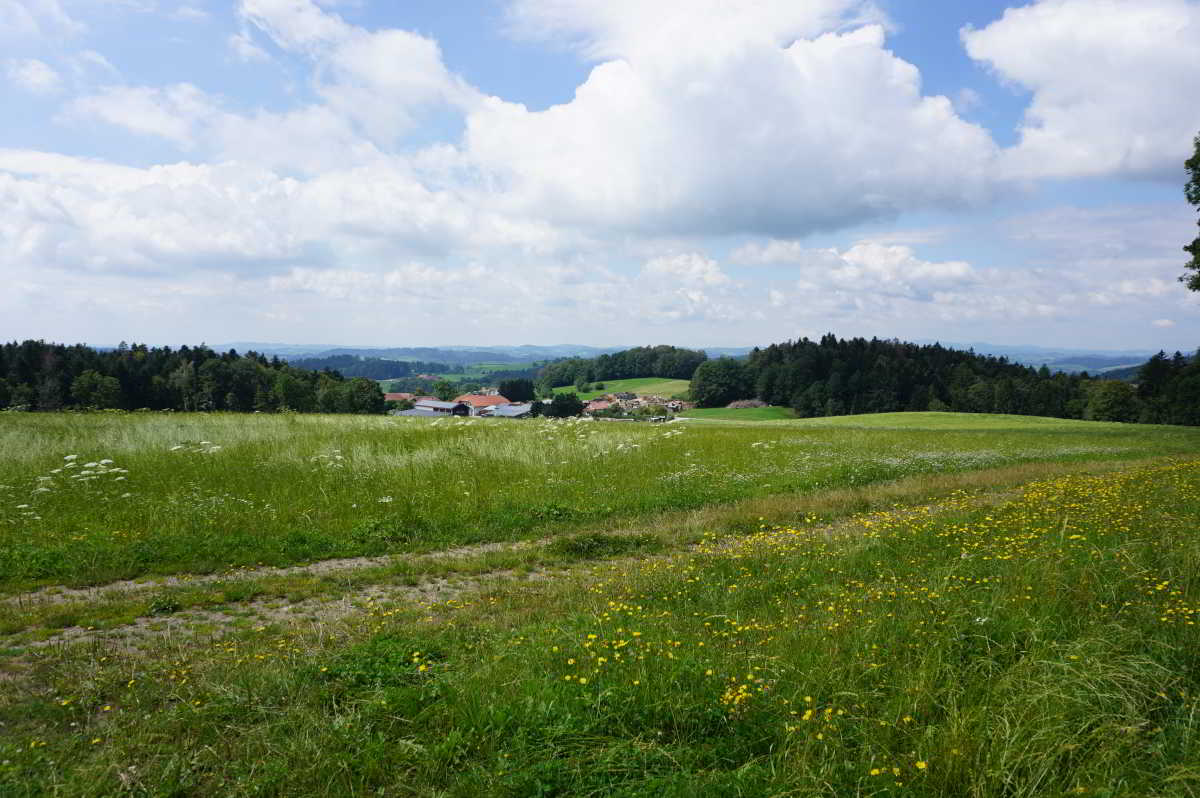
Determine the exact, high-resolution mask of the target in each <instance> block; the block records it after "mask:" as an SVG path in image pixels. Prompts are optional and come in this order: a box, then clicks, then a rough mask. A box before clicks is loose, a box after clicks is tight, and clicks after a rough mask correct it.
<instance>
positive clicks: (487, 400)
mask: <svg viewBox="0 0 1200 798" xmlns="http://www.w3.org/2000/svg"><path fill="white" fill-rule="evenodd" d="M454 401H456V402H466V403H467V404H469V405H470V406H471V407H495V406H496V405H510V404H512V402H510V401H508V400H507V399H505V398H504V397H503V396H484V395H483V394H481V393H464V394H463V395H462V396H460V397H458V398H457V399H455V400H454Z"/></svg>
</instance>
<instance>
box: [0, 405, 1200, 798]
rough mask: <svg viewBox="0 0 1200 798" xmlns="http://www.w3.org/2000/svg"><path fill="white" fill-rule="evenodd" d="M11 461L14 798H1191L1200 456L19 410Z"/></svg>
mask: <svg viewBox="0 0 1200 798" xmlns="http://www.w3.org/2000/svg"><path fill="white" fill-rule="evenodd" d="M740 418H743V419H744V418H745V417H744V416H743V417H740ZM0 450H3V451H4V452H5V457H4V459H3V462H2V463H0V652H2V653H0V794H3V795H5V796H8V795H13V796H34V795H56V796H60V795H61V796H107V795H118V794H142V795H175V796H183V795H187V796H190V795H196V796H201V795H231V796H250V795H280V796H283V795H288V796H291V795H367V794H370V795H414V796H415V795H445V796H460V795H461V796H478V795H489V796H491V795H497V796H529V795H540V796H553V795H563V796H567V795H595V796H601V795H604V796H608V795H623V796H634V795H637V796H660V795H667V796H671V795H679V796H683V795H688V796H692V795H702V796H727V795H741V796H760V795H762V796H766V795H827V796H844V795H918V796H1040V795H1068V794H1069V795H1096V796H1100V795H1105V796H1117V795H1130V796H1135V795H1136V796H1145V795H1161V796H1175V795H1179V796H1187V795H1196V794H1198V793H1200V766H1198V765H1197V763H1198V762H1200V700H1198V696H1200V645H1197V643H1200V640H1197V627H1196V622H1197V621H1198V620H1200V617H1198V616H1200V576H1197V575H1198V574H1200V543H1198V541H1197V538H1196V535H1195V530H1196V529H1197V528H1198V526H1200V430H1193V429H1190V428H1181V427H1158V426H1139V425H1123V424H1102V423H1091V422H1072V421H1061V420H1050V419H1038V418H1026V417H1014V416H970V415H960V414H944V413H897V414H887V415H880V416H858V417H844V418H838V419H811V420H793V421H786V420H777V421H772V422H770V423H762V422H755V421H749V420H735V421H728V420H721V419H720V418H719V417H717V418H712V419H710V420H705V421H700V420H687V421H678V422H675V423H671V424H666V425H650V424H621V423H606V422H598V421H597V422H588V421H549V420H545V421H543V420H538V421H528V422H519V421H503V420H488V419H476V420H449V419H447V420H439V421H432V422H431V421H428V420H425V419H412V420H401V419H394V418H387V417H346V416H339V417H332V416H317V415H232V414H230V415H220V414H216V415H204V414H150V413H147V414H111V415H110V414H77V415H68V414H17V413H12V414H3V415H0ZM356 558H357V559H356ZM362 558H369V559H362ZM117 580H130V581H124V582H117Z"/></svg>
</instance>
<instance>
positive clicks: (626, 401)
mask: <svg viewBox="0 0 1200 798" xmlns="http://www.w3.org/2000/svg"><path fill="white" fill-rule="evenodd" d="M654 405H659V406H661V407H665V408H666V409H667V410H669V411H671V412H672V413H678V412H679V411H680V410H686V409H688V408H689V407H692V405H691V404H690V403H688V402H681V401H679V400H678V399H665V398H663V397H661V396H638V395H637V394H633V393H628V392H621V393H610V394H605V395H604V396H601V397H599V398H597V399H592V400H591V401H590V402H584V405H583V412H584V413H588V414H591V413H597V412H600V411H601V410H612V409H613V408H616V409H618V410H622V411H624V412H626V413H632V412H634V411H636V410H640V409H642V408H643V407H652V406H654Z"/></svg>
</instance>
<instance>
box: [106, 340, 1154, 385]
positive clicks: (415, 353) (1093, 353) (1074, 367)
mask: <svg viewBox="0 0 1200 798" xmlns="http://www.w3.org/2000/svg"><path fill="white" fill-rule="evenodd" d="M914 343H918V344H932V343H940V344H941V345H942V346H946V347H951V348H954V349H961V350H972V351H974V352H976V353H978V354H981V355H992V356H995V357H1005V358H1008V360H1009V361H1010V362H1012V363H1019V364H1021V365H1024V366H1033V367H1034V368H1040V367H1041V366H1043V365H1045V366H1046V367H1047V368H1049V369H1050V370H1051V371H1062V372H1066V373H1068V374H1078V373H1080V372H1083V371H1087V372H1088V373H1090V374H1107V373H1108V372H1110V371H1115V370H1118V369H1120V370H1125V369H1130V368H1134V369H1136V367H1138V366H1140V365H1141V364H1142V363H1145V362H1146V361H1147V360H1149V359H1150V357H1151V356H1152V355H1153V354H1154V353H1155V352H1156V351H1158V350H1151V349H1116V350H1114V349H1082V348H1072V347H1049V346H1034V345H1024V344H1019V345H1011V346H1009V345H1005V344H992V343H987V342H986V341H975V342H972V343H964V342H960V341H948V340H942V339H937V340H935V339H915V340H914ZM95 348H96V349H97V350H100V351H104V350H108V349H112V348H114V347H108V346H97V347H95ZM630 348H632V347H630V346H591V345H588V344H513V345H506V344H498V345H489V346H467V345H462V344H454V345H439V346H411V347H384V346H347V345H339V344H284V343H275V342H266V341H233V342H230V343H223V344H214V345H212V349H213V350H215V351H217V352H227V351H229V350H230V349H236V350H237V351H238V352H257V353H259V354H262V355H266V356H267V357H272V356H277V357H280V358H283V359H285V360H295V359H298V358H308V357H332V356H336V355H354V356H356V357H363V358H380V359H383V360H397V361H424V362H436V363H446V364H450V365H454V366H469V365H471V364H472V363H527V362H532V361H543V360H558V359H560V358H567V357H583V358H595V357H599V356H600V355H606V354H607V355H611V354H614V353H616V352H623V351H625V350H627V349H630ZM692 348H694V349H701V350H703V351H704V352H706V353H707V354H708V356H709V357H745V356H746V355H748V354H749V353H750V352H751V351H752V350H753V349H754V347H749V346H699V347H692ZM1167 348H1168V349H1170V347H1167ZM1122 378H1124V377H1122Z"/></svg>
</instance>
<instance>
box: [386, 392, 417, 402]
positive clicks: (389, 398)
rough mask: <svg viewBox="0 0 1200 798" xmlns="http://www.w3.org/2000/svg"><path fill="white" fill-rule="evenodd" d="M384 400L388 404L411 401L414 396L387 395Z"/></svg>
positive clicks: (406, 394) (407, 394)
mask: <svg viewBox="0 0 1200 798" xmlns="http://www.w3.org/2000/svg"><path fill="white" fill-rule="evenodd" d="M383 398H384V400H386V401H388V402H401V401H404V400H411V399H412V398H413V395H412V394H411V393H385V394H384V395H383Z"/></svg>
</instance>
